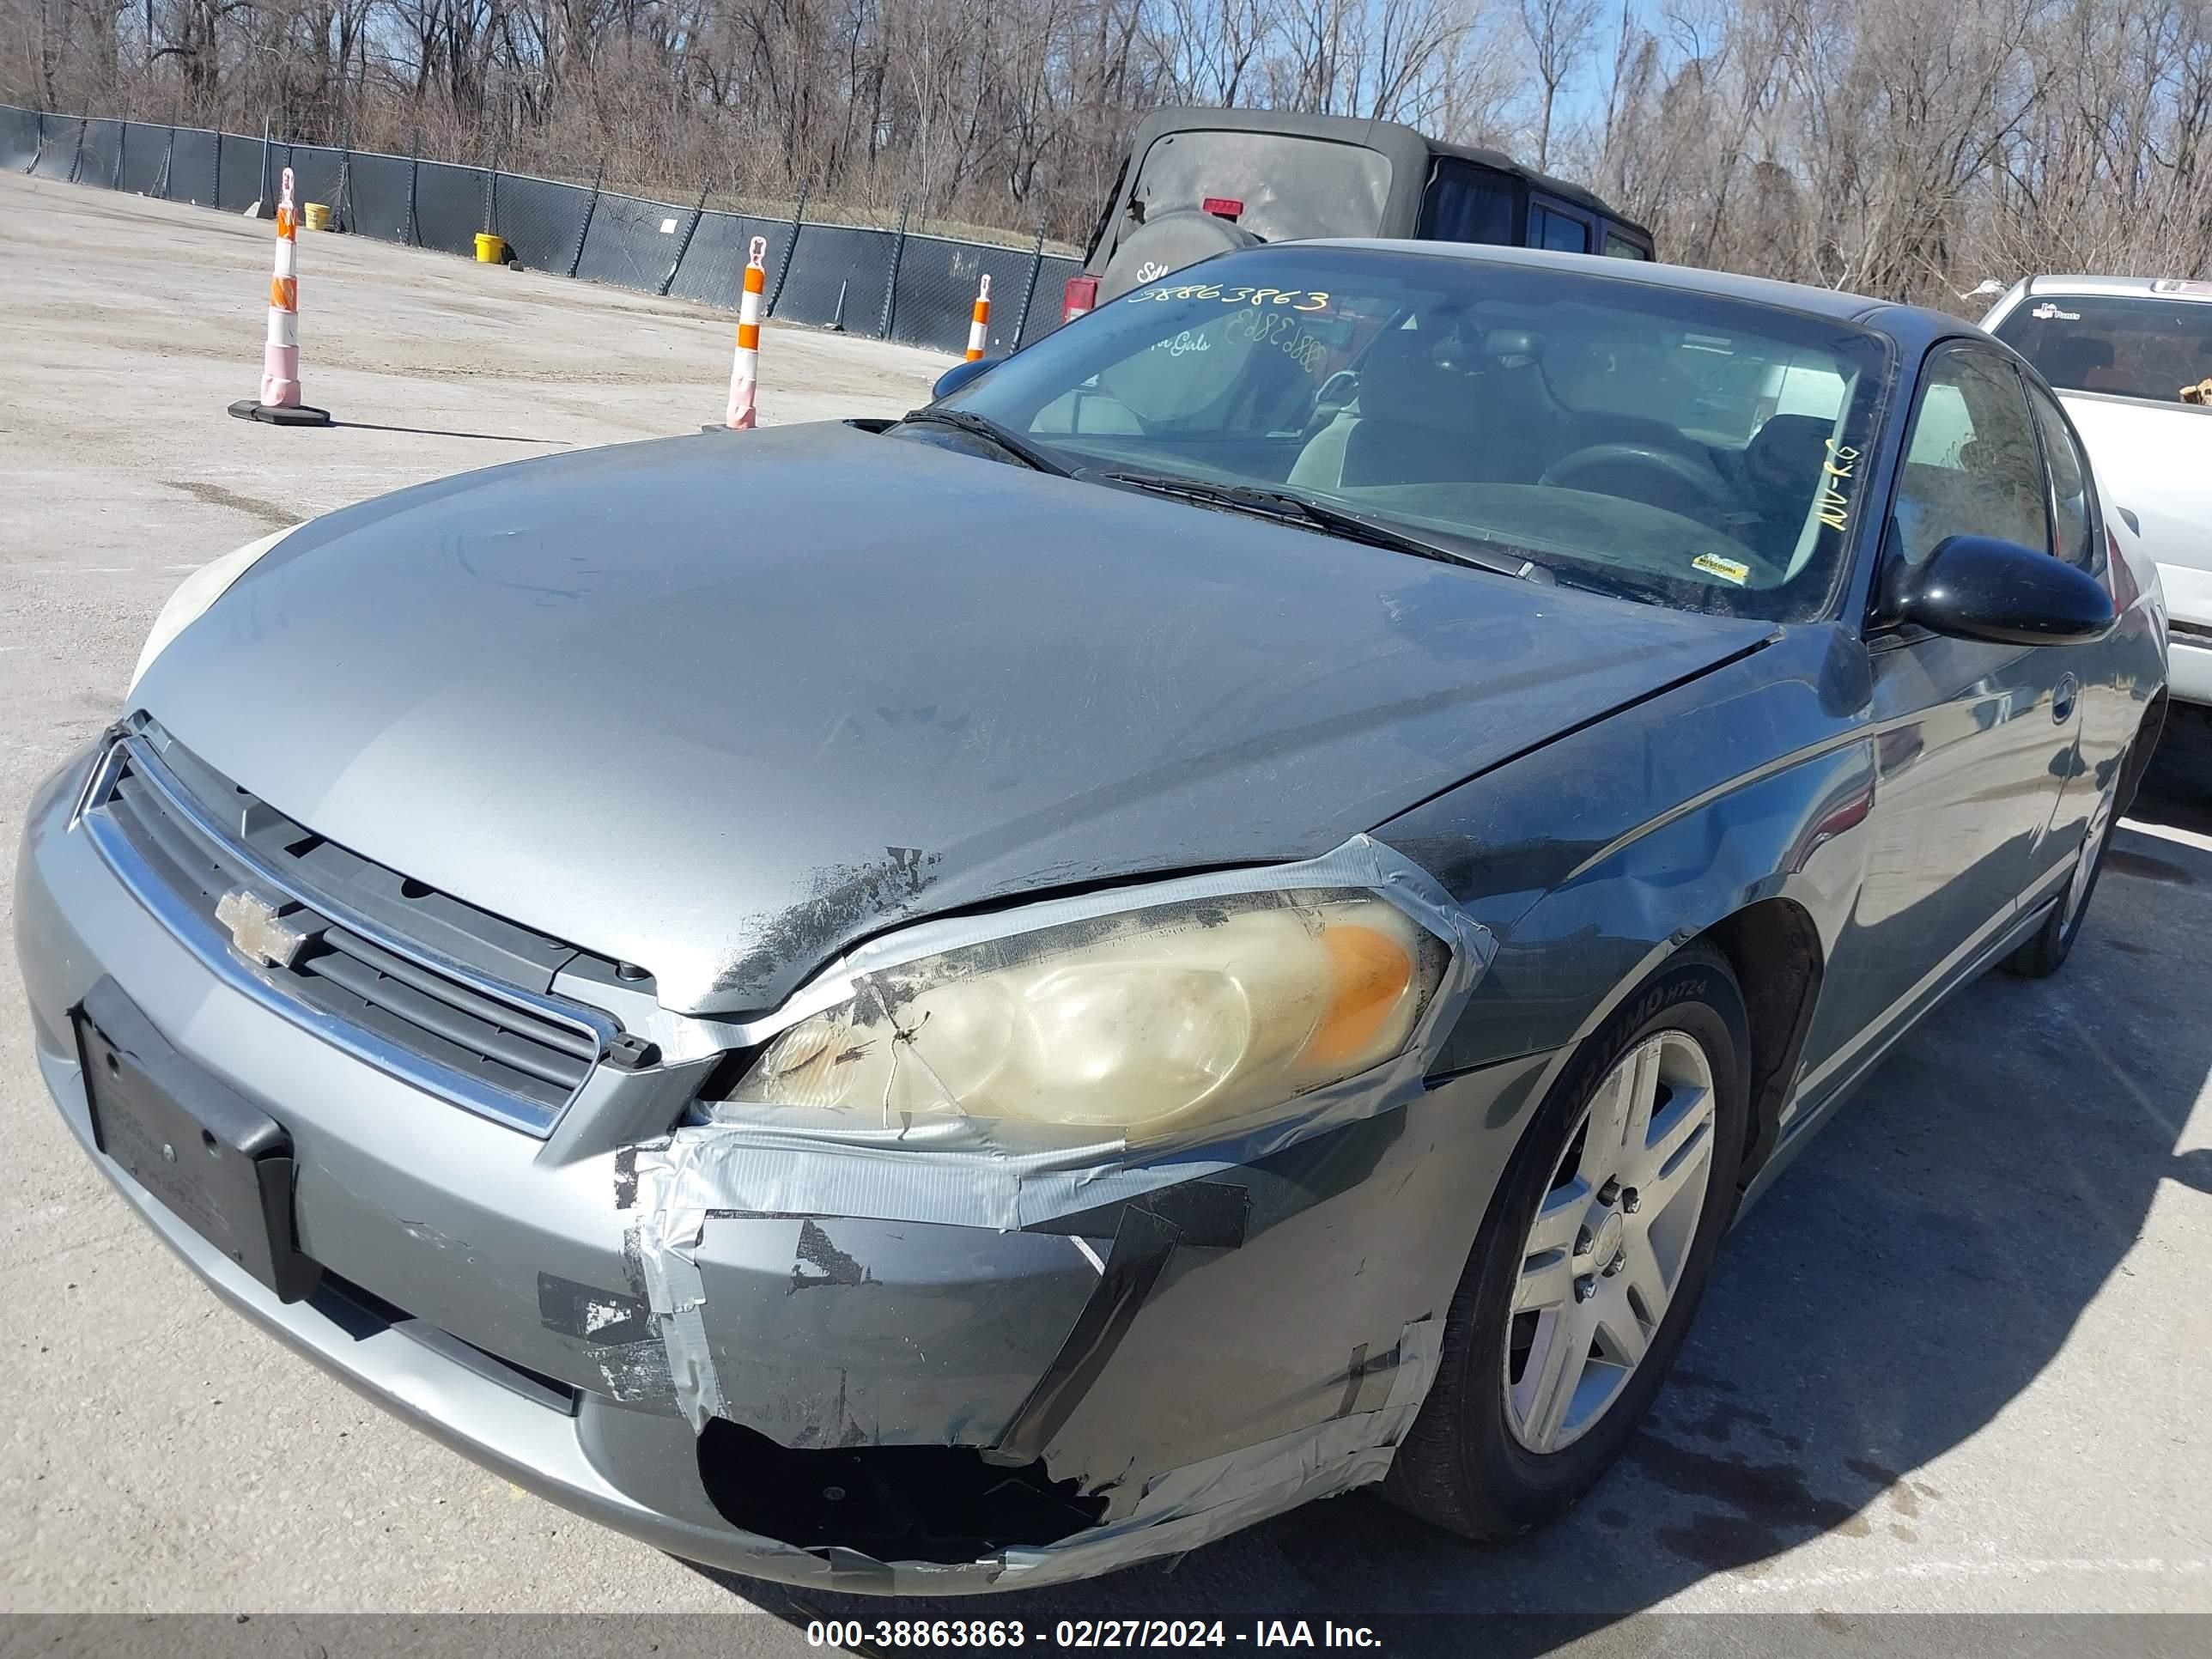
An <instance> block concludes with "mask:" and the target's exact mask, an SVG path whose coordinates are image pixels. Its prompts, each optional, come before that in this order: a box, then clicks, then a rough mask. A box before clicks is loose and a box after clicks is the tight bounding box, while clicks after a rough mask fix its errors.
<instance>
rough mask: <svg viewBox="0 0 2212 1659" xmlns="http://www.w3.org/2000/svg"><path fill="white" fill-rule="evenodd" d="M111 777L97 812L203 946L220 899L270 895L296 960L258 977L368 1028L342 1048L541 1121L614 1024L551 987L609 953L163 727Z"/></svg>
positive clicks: (604, 975) (574, 1085) (607, 968)
mask: <svg viewBox="0 0 2212 1659" xmlns="http://www.w3.org/2000/svg"><path fill="white" fill-rule="evenodd" d="M157 744H158V747H157ZM87 805H88V810H89V811H91V812H93V813H94V815H96V816H97V817H104V818H105V819H106V821H107V823H109V824H111V825H112V827H113V829H115V830H118V831H120V833H121V835H122V836H123V837H124V839H125V841H126V842H128V843H129V846H130V848H131V851H132V852H134V853H136V854H137V857H138V859H139V860H142V861H143V864H144V866H146V868H147V869H148V870H149V871H150V872H151V873H152V875H153V876H154V878H155V879H156V880H158V881H159V882H160V883H161V885H162V886H163V888H164V889H166V890H167V894H168V895H169V896H172V897H173V899H174V900H175V901H177V902H178V903H179V904H180V905H181V906H182V908H183V909H184V911H185V912H186V913H188V914H189V915H190V916H191V917H192V918H195V919H197V921H199V922H200V923H202V924H204V930H205V932H206V933H207V934H209V935H210V936H211V937H212V939H213V940H214V941H215V944H214V945H212V946H211V947H210V948H215V949H228V946H227V945H223V943H222V941H224V940H227V939H230V938H231V930H230V927H229V926H228V923H227V922H226V921H222V920H221V919H220V918H219V917H218V915H217V913H216V907H217V906H218V905H219V904H220V903H222V901H223V899H224V897H225V896H226V895H228V894H233V893H238V892H241V891H242V892H243V893H245V894H248V895H252V896H254V897H257V898H258V899H260V900H262V901H264V902H267V903H269V904H270V905H272V906H275V907H277V908H278V910H279V919H280V920H281V921H282V922H283V925H284V927H285V928H287V929H288V930H289V931H290V932H292V933H296V934H298V935H301V942H300V943H299V945H298V946H297V949H296V950H295V951H294V953H293V954H292V956H291V957H290V960H289V962H283V963H271V962H269V961H267V960H258V961H255V962H253V963H252V968H253V969H254V971H255V972H256V974H257V975H258V977H259V978H260V979H261V980H262V981H264V982H265V983H268V984H270V985H272V986H274V987H277V988H279V989H281V990H282V991H283V993H284V994H286V995H287V996H289V997H290V998H293V999H295V1000H297V1001H299V1002H301V1003H302V1004H305V1005H306V1006H307V1007H309V1008H311V1009H313V1010H315V1011H317V1012H320V1013H322V1014H325V1015H326V1016H328V1017H330V1018H331V1019H332V1020H334V1021H337V1022H338V1023H339V1024H340V1025H342V1026H343V1028H344V1029H345V1030H347V1031H348V1032H349V1033H351V1034H358V1035H359V1036H362V1037H365V1038H366V1039H368V1041H365V1042H360V1043H358V1044H357V1045H349V1046H357V1047H359V1048H362V1049H363V1050H364V1051H367V1052H368V1053H371V1054H375V1053H378V1052H381V1051H392V1050H396V1051H398V1053H401V1054H406V1055H410V1056H412V1057H414V1059H416V1060H420V1061H423V1062H427V1066H410V1067H409V1068H407V1069H408V1070H409V1072H410V1075H417V1076H418V1077H427V1078H428V1079H430V1080H431V1081H432V1083H433V1084H434V1085H435V1083H436V1082H437V1081H439V1080H440V1079H445V1080H447V1081H449V1082H451V1083H453V1084H454V1085H459V1086H457V1087H454V1088H452V1089H449V1090H448V1091H447V1092H449V1093H452V1094H453V1097H455V1098H456V1099H458V1100H459V1102H460V1103H462V1104H464V1105H471V1106H478V1107H482V1106H485V1105H486V1104H487V1103H489V1106H490V1108H491V1112H490V1115H495V1116H499V1117H501V1118H503V1119H505V1120H507V1121H515V1122H517V1123H518V1124H519V1125H520V1127H528V1128H532V1129H536V1130H538V1131H540V1132H542V1131H543V1130H544V1128H546V1127H550V1124H551V1122H552V1120H553V1118H554V1117H556V1115H558V1114H559V1112H560V1110H561V1109H562V1107H564V1106H565V1105H566V1104H567V1103H568V1101H569V1099H570V1098H571V1097H573V1096H574V1094H575V1092H576V1091H577V1090H578V1089H579V1088H580V1087H581V1086H582V1085H583V1084H584V1081H585V1079H587V1078H588V1077H589V1076H590V1075H591V1073H592V1067H593V1066H595V1065H597V1064H598V1062H599V1058H600V1057H601V1055H602V1054H605V1051H606V1044H607V1042H608V1041H609V1039H610V1038H611V1036H613V1035H614V1034H615V1033H616V1032H617V1030H618V1029H619V1028H618V1027H617V1025H616V1024H615V1023H614V1022H613V1021H612V1020H611V1018H608V1017H607V1016H606V1015H605V1014H604V1013H603V1012H600V1011H599V1010H596V1009H591V1008H586V1007H585V1006H582V1005H580V1004H577V1003H574V1002H572V1001H569V1000H567V999H565V998H561V997H556V996H555V995H552V994H550V986H551V984H552V981H553V979H554V977H555V975H558V974H560V973H562V972H563V971H564V970H568V969H571V968H580V969H582V970H583V971H584V972H585V973H586V975H587V976H590V977H597V978H600V979H605V980H611V979H612V978H613V976H614V974H615V971H616V965H615V964H614V963H610V962H606V961H605V960H603V959H601V958H597V957H590V956H589V955H588V953H586V952H584V951H580V950H578V949H577V947H575V946H574V945H565V944H562V942H560V941H559V940H556V939H550V938H548V937H546V936H545V935H543V934H539V933H533V932H532V931H531V930H529V929H527V928H524V927H519V926H517V925H516V924H514V923H513V922H509V921H506V920H505V919H504V918H501V917H497V916H493V915H489V913H487V912H484V911H481V910H477V909H475V908H473V907H471V906H469V905H466V904H465V903H463V902H461V901H459V900H457V899H454V898H453V897H451V896H448V895H446V894H442V893H439V892H436V891H435V890H432V889H429V888H428V887H425V886H423V885H422V884H420V883H417V882H414V881H410V880H409V879H407V878H404V877H402V876H401V875H399V874H398V872H395V871H392V870H388V869H386V868H385V867H384V866H380V865H377V864H374V863H372V862H371V861H369V860H364V859H362V858H360V857H359V856H358V855H356V854H352V853H350V852H349V851H347V850H345V849H344V848H339V847H337V846H336V845H335V844H334V843H332V842H327V841H325V840H324V839H323V838H322V837H321V836H318V835H316V834H314V832H313V831H312V830H309V829H305V828H304V827H302V826H301V825H300V824H297V823H294V822H293V821H291V820H290V819H289V818H286V817H283V815H282V814H280V813H278V812H276V811H275V810H274V809H272V808H270V806H269V805H267V804H266V803H264V802H263V801H261V800H259V799H257V798H256V797H254V796H252V795H251V794H249V793H247V792H246V790H244V789H242V788H240V787H238V786H237V785H235V784H233V783H231V782H229V781H228V780H227V779H224V778H222V776H221V775H219V774H217V773H216V772H214V771H213V770H212V769H210V768H209V767H207V766H206V765H205V763H203V762H200V761H199V760H198V759H197V757H193V756H192V755H191V754H190V753H189V752H188V751H186V750H184V749H183V747H182V746H181V745H180V744H177V743H175V742H174V741H173V739H169V738H166V737H164V736H162V735H161V734H160V733H159V732H158V730H148V731H142V732H137V733H136V734H134V735H132V736H131V737H130V738H126V739H125V740H124V741H123V742H122V744H121V745H120V749H119V752H118V753H117V754H116V755H115V756H114V757H112V759H111V762H110V781H109V782H108V783H107V785H106V788H105V791H104V793H103V794H102V795H101V796H100V797H98V798H95V799H92V800H90V801H88V803H87ZM236 954H237V953H236V952H233V955H234V956H236ZM509 1104H511V1106H512V1108H513V1109H511V1110H510V1109H507V1106H508V1105H509Z"/></svg>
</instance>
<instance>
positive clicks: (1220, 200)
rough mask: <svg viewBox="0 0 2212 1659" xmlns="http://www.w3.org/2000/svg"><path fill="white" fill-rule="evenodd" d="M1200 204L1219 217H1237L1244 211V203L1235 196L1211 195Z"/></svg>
mask: <svg viewBox="0 0 2212 1659" xmlns="http://www.w3.org/2000/svg"><path fill="white" fill-rule="evenodd" d="M1199 206H1200V208H1202V209H1203V210H1205V211H1206V212H1208V213H1210V214H1212V216H1214V217H1215V218H1217V219H1235V218H1237V216H1239V215H1241V214H1242V213H1243V211H1244V204H1243V203H1242V202H1240V201H1238V200H1237V198H1236V197H1233V196H1209V197H1206V199H1205V200H1204V201H1202V202H1200V204H1199Z"/></svg>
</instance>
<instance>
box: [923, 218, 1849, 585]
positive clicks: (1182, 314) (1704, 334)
mask: <svg viewBox="0 0 2212 1659" xmlns="http://www.w3.org/2000/svg"><path fill="white" fill-rule="evenodd" d="M1886 383H1887V351H1886V348H1885V347H1884V346H1883V345H1882V344H1881V342H1880V341H1879V340H1878V339H1877V337H1875V336H1873V335H1871V334H1868V333H1865V332H1863V331H1859V330H1857V329H1853V328H1850V327H1847V326H1844V325H1838V324H1834V323H1831V322H1826V321H1823V320H1820V319H1814V318H1810V317H1806V316H1803V315H1801V314H1799V313H1795V312H1790V311H1784V310H1780V309H1777V308H1774V307H1766V306H1761V305H1754V304H1748V303H1745V302H1742V301H1730V300H1724V299H1721V298H1718V297H1717V296H1714V295H1703V294H1686V293H1678V292H1674V291H1672V290H1669V289H1661V288H1655V287H1651V286H1649V285H1647V284H1644V283H1636V282H1632V281H1625V280H1620V279H1619V278H1617V277H1613V276H1604V275H1596V276H1584V275H1582V274H1580V273H1570V272H1567V271H1563V270H1559V269H1558V268H1556V267H1547V268H1542V269H1529V268H1525V267H1516V266H1513V265H1509V264H1490V263H1486V262H1484V261H1481V260H1477V259H1468V258H1457V257H1451V256H1439V255H1432V254H1424V253H1414V252H1407V253H1399V252H1379V251H1376V250H1372V249H1359V250H1354V249H1331V248H1297V247H1282V248H1260V249H1253V250H1249V251H1247V252H1241V253H1235V254H1230V255H1227V256H1225V257H1223V258H1218V259H1214V260H1211V261H1209V262H1207V263H1206V264H1205V265H1203V266H1202V267H1199V268H1195V269H1194V270H1188V271H1184V272H1180V273H1178V274H1177V276H1176V277H1173V278H1170V279H1168V280H1167V281H1166V282H1164V283H1159V284H1156V285H1153V286H1148V287H1144V288H1139V289H1134V290H1133V291H1132V292H1130V293H1128V294H1127V295H1123V296H1122V297H1121V298H1120V299H1118V300H1116V301H1113V302H1112V303H1111V304H1109V305H1107V306H1103V307H1100V308H1099V309H1098V310H1097V311H1095V312H1093V313H1091V314H1090V315H1089V316H1087V317H1085V318H1082V319H1079V320H1078V321H1077V322H1075V323H1073V324H1071V325H1068V326H1067V327H1066V328H1063V329H1061V330H1060V331H1057V332H1055V333H1054V334H1051V335H1049V336H1048V337H1046V338H1044V339H1043V340H1042V341H1040V342H1038V343H1036V345H1033V346H1031V347H1030V348H1029V349H1027V350H1025V351H1023V352H1021V353H1020V354H1019V355H1018V356H1014V357H1012V358H1010V359H1009V360H1007V361H1006V362H1005V363H1003V364H1000V366H998V367H996V368H994V369H992V370H991V371H990V372H989V373H988V374H985V375H984V376H982V377H981V379H979V380H975V381H974V382H972V383H971V384H969V386H965V387H963V388H962V389H961V390H960V391H959V392H956V393H954V394H953V395H952V396H951V398H947V399H946V400H945V407H947V408H953V409H963V410H969V411H972V412H974V413H975V414H978V415H982V416H987V417H989V418H990V419H991V420H993V421H995V422H999V423H1000V425H1001V426H1003V427H1005V428H1008V429H1010V430H1012V431H1013V432H1015V433H1018V434H1019V435H1022V436H1024V437H1025V438H1028V439H1030V440H1031V441H1033V442H1034V443H1035V444H1036V445H1037V446H1040V447H1045V448H1048V449H1049V450H1050V452H1051V453H1053V454H1054V456H1055V457H1056V458H1057V459H1060V460H1061V461H1063V462H1064V463H1065V464H1066V465H1068V466H1069V467H1070V468H1072V469H1074V470H1076V471H1079V472H1089V473H1092V474H1094V475H1103V474H1105V473H1109V472H1112V471H1116V470H1133V471H1143V472H1146V473H1147V474H1153V475H1172V476H1176V477H1184V478H1190V479H1198V480H1202V481H1206V482H1209V483H1230V484H1236V485H1243V486H1252V487H1261V488H1274V489H1290V490H1293V491H1296V492H1297V493H1298V494H1300V495H1304V496H1306V497H1308V498H1310V499H1312V500H1315V501H1326V502H1329V503H1332V504H1334V505H1336V506H1340V507H1344V508H1346V509H1348V510H1350V511H1352V512H1356V513H1360V514H1362V515H1364V516H1365V517H1367V518H1369V519H1370V520H1376V521H1378V522H1381V523H1383V524H1388V525H1393V526H1399V527H1401V528H1402V529H1404V530H1405V531H1407V532H1412V533H1413V534H1417V535H1419V536H1422V537H1424V538H1427V539H1429V540H1431V541H1432V542H1436V543H1440V544H1445V545H1450V544H1453V543H1455V541H1456V542H1457V543H1459V544H1462V545H1463V547H1464V548H1465V550H1467V551H1468V552H1470V553H1474V554H1478V555H1482V556H1488V557H1489V558H1491V559H1492V562H1495V561H1496V559H1497V556H1498V554H1499V553H1501V552H1502V553H1504V554H1508V555H1510V556H1515V557H1516V558H1517V559H1520V560H1525V561H1533V562H1535V563H1536V564H1537V565H1539V566H1541V568H1544V569H1546V570H1548V571H1549V572H1551V573H1552V574H1553V575H1555V576H1556V577H1557V578H1558V579H1559V580H1560V581H1561V582H1564V583H1566V584H1569V585H1571V586H1585V587H1590V588H1595V589H1598V590H1600V591H1603V592H1613V593H1616V594H1620V595H1621V596H1624V597H1627V598H1632V599H1641V600H1645V601H1649V602H1651V603H1656V604H1662V605H1672V606H1675V607H1678V608H1680V609H1685V610H1692V611H1714V612H1718V613H1722V614H1725V615H1731V616H1744V617H1759V618H1762V619H1765V620H1770V621H1777V622H1784V621H1805V620H1809V619H1812V618H1814V617H1819V616H1820V615H1822V614H1823V613H1824V612H1825V611H1826V608H1827V606H1828V605H1829V603H1830V597H1831V594H1832V591H1833V590H1834V588H1835V587H1836V586H1837V576H1838V572H1839V570H1840V569H1841V568H1842V567H1843V563H1844V544H1845V541H1846V539H1847V538H1848V536H1849V534H1850V528H1851V526H1852V524H1853V522H1854V520H1855V517H1856V513H1857V489H1856V484H1855V480H1856V476H1857V473H1856V463H1857V459H1858V456H1859V455H1860V453H1861V452H1863V451H1864V450H1865V449H1866V448H1867V447H1868V445H1869V441H1868V437H1867V434H1868V432H1869V430H1870V428H1871V426H1872V423H1873V420H1874V417H1875V404H1876V403H1877V402H1878V401H1879V397H1880V393H1881V389H1882V387H1883V386H1885V385H1886Z"/></svg>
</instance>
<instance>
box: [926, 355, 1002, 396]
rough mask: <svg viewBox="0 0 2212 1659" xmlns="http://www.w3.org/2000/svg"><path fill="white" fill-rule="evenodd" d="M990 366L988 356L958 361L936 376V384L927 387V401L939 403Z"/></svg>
mask: <svg viewBox="0 0 2212 1659" xmlns="http://www.w3.org/2000/svg"><path fill="white" fill-rule="evenodd" d="M991 366H992V363H991V360H990V359H989V358H988V357H978V358H976V359H975V362H972V363H971V362H959V363H955V364H953V365H952V367H951V368H948V369H946V370H945V373H944V374H940V375H939V376H938V377H937V384H936V385H935V386H932V387H930V388H929V401H930V402H932V403H933V404H941V403H943V402H944V401H945V399H946V398H950V397H951V395H952V394H953V393H954V392H957V391H959V390H960V388H961V387H962V386H966V385H967V384H968V382H969V381H970V380H974V379H975V377H976V376H977V375H978V374H981V373H982V372H983V371H984V370H985V369H987V368H990V367H991Z"/></svg>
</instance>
